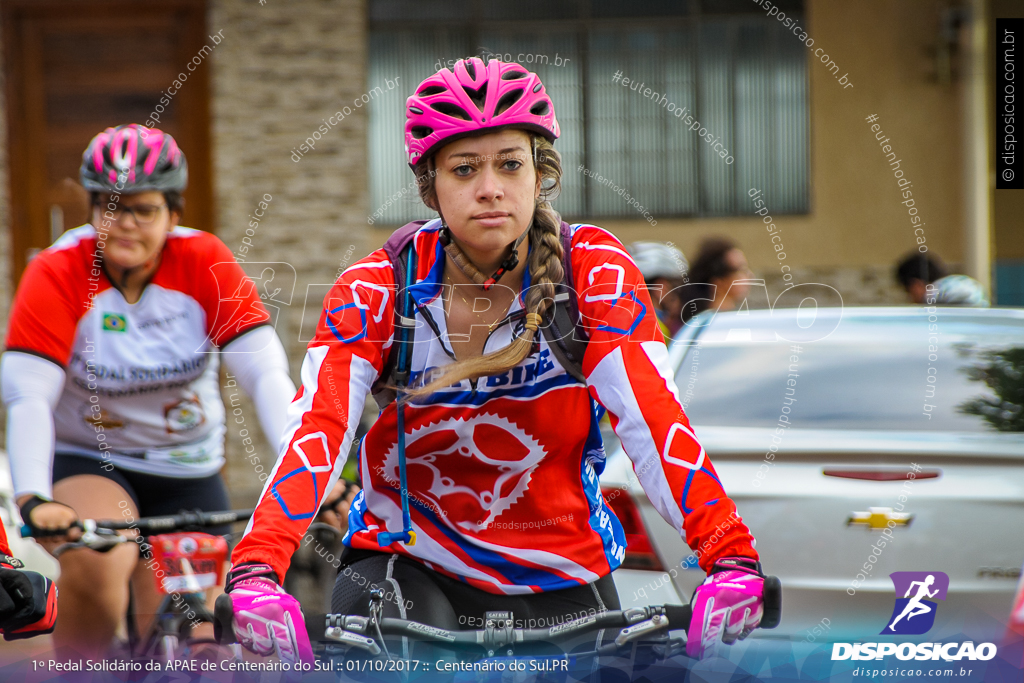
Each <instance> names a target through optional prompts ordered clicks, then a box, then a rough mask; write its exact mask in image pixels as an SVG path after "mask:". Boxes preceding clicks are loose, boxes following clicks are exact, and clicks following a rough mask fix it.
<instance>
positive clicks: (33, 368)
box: [0, 351, 64, 498]
mask: <svg viewBox="0 0 1024 683" xmlns="http://www.w3.org/2000/svg"><path fill="white" fill-rule="evenodd" d="M63 391H64V370H63V368H61V367H60V366H59V365H56V364H54V363H51V362H50V361H48V360H45V359H43V358H40V357H39V356H33V355H32V354H28V353H20V352H18V351H8V352H7V353H5V354H4V355H3V359H0V398H3V402H4V403H5V404H6V405H7V456H8V460H10V463H11V479H12V480H13V482H14V496H15V498H17V497H18V496H20V495H22V494H24V493H35V494H37V495H39V496H42V497H44V498H52V497H53V471H52V469H53V443H54V429H53V409H54V408H55V407H56V406H57V401H58V400H59V399H60V396H61V394H62V393H63Z"/></svg>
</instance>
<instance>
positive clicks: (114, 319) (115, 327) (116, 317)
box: [103, 313, 128, 332]
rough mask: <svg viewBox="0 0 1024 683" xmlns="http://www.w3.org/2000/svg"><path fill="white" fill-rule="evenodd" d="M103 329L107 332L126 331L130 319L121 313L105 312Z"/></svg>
mask: <svg viewBox="0 0 1024 683" xmlns="http://www.w3.org/2000/svg"><path fill="white" fill-rule="evenodd" d="M103 329H104V330H106V331H107V332H126V331H127V330H128V319H127V318H125V317H124V316H123V315H121V314H120V313H104V314H103Z"/></svg>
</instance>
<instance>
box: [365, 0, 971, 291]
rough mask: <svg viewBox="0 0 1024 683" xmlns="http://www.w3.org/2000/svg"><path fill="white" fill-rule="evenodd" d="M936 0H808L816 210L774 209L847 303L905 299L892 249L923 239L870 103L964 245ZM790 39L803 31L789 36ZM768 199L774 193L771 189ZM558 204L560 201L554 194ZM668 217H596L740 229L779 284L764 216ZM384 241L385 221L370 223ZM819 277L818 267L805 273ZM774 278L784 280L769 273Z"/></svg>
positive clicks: (647, 231) (691, 248) (930, 231)
mask: <svg viewBox="0 0 1024 683" xmlns="http://www.w3.org/2000/svg"><path fill="white" fill-rule="evenodd" d="M947 4H948V3H945V2H942V1H941V0H909V1H908V2H901V3H888V2H884V1H883V0H865V1H864V2H857V3H837V2H829V1H827V0H808V3H807V7H808V21H807V22H805V25H806V26H808V27H809V29H808V31H809V35H810V37H811V38H813V39H814V41H815V42H814V46H813V48H811V49H808V65H807V70H808V75H809V78H810V121H811V160H810V165H811V210H810V213H809V214H807V215H800V216H781V215H774V216H773V218H774V219H775V220H774V222H775V225H776V226H777V227H778V228H781V230H782V239H783V244H784V247H785V254H786V258H785V262H784V263H785V264H788V265H789V266H790V268H792V269H793V271H794V273H796V274H797V275H796V279H797V280H801V281H805V282H807V281H810V282H824V283H827V284H831V285H832V286H834V287H836V288H837V289H839V290H840V292H841V293H842V295H843V299H844V301H846V302H847V303H859V304H865V303H900V302H903V301H904V300H905V296H904V294H903V292H902V290H900V289H898V287H897V285H896V284H895V282H894V281H893V278H892V269H893V265H894V263H895V262H896V260H897V259H898V258H899V257H900V256H902V255H903V254H904V253H906V252H908V251H910V250H912V249H914V248H916V247H917V243H916V242H915V241H914V240H915V237H914V234H913V227H912V226H911V223H910V217H909V215H908V213H907V210H908V208H909V207H905V206H903V205H902V204H900V202H901V201H903V199H902V197H901V195H900V193H899V191H898V190H899V188H898V186H897V184H896V183H897V179H896V178H895V177H894V174H893V171H892V170H890V168H889V165H888V163H887V162H886V160H885V159H884V155H883V154H882V151H881V147H880V145H879V143H878V141H876V140H875V137H874V136H875V133H874V132H872V131H871V130H870V125H871V124H870V123H868V122H867V121H865V118H866V117H867V116H868V115H871V114H875V115H877V116H878V117H879V121H878V123H879V124H880V126H881V130H882V131H884V133H885V134H886V136H887V137H889V139H890V141H891V142H890V144H891V146H892V147H893V151H895V152H896V154H897V157H896V158H897V159H900V160H901V170H902V171H903V172H904V177H906V178H909V179H911V180H912V181H913V188H912V192H913V193H914V194H913V197H914V199H915V201H916V206H915V207H914V208H917V209H919V210H920V214H921V215H922V216H923V220H924V221H926V223H927V225H926V226H925V227H924V230H925V237H926V240H927V242H926V244H927V245H928V247H929V248H930V249H931V251H932V252H933V253H937V254H939V255H940V256H941V257H942V258H943V259H944V260H946V261H947V262H952V263H956V262H959V261H960V260H961V259H962V252H963V244H962V242H963V237H962V228H961V226H962V224H963V215H964V213H963V212H964V207H963V191H962V187H963V170H962V162H961V154H960V150H961V140H962V134H961V125H962V123H961V122H962V118H961V106H960V93H959V88H958V86H957V85H956V83H955V82H954V84H953V85H949V84H941V83H939V82H938V81H937V79H936V78H935V60H934V58H933V57H932V55H933V54H934V50H935V44H936V41H937V35H938V30H939V23H938V22H939V18H940V12H941V10H942V9H943V8H944V7H945V6H946V5H947ZM794 40H796V38H795V37H794ZM818 47H821V48H823V49H824V53H825V54H827V55H828V56H829V57H830V58H831V59H832V61H834V62H835V63H836V64H837V65H838V66H839V72H838V75H842V74H843V73H846V72H848V73H849V76H848V78H849V80H850V82H851V83H853V87H852V88H845V89H844V88H843V87H841V86H840V85H839V84H838V82H837V81H836V77H835V76H834V75H833V74H832V73H831V72H830V71H829V70H828V69H826V66H825V64H822V63H821V62H819V61H817V58H816V57H815V55H814V50H815V49H817V48H818ZM765 199H766V202H767V206H768V207H769V210H770V209H771V203H772V202H771V197H766V198H765ZM555 206H556V208H557V202H556V204H555ZM750 208H751V217H749V218H706V219H671V218H662V217H658V216H656V217H655V218H656V219H657V222H658V225H657V226H655V227H651V226H650V225H648V224H647V222H646V221H644V220H643V219H642V218H640V217H638V218H637V219H635V220H634V219H630V220H623V219H615V220H601V219H596V222H597V223H599V224H600V225H602V226H603V227H605V228H608V229H610V230H612V231H613V232H614V233H615V234H616V235H618V236H619V238H620V239H622V240H623V241H624V242H627V243H628V242H631V241H633V240H638V239H652V240H660V241H671V242H673V243H674V244H676V245H677V246H678V247H679V248H681V249H682V250H683V252H684V253H685V254H686V255H687V256H688V257H690V258H691V259H692V257H693V255H694V254H695V253H696V249H697V245H698V244H699V242H700V240H701V239H702V238H703V237H705V236H707V235H711V234H719V235H726V236H729V237H731V238H733V239H735V240H736V241H737V242H738V243H739V245H740V246H741V248H742V249H743V250H744V251H745V252H746V255H747V258H748V260H749V262H750V264H751V266H752V268H753V269H754V271H755V273H756V274H757V276H758V277H763V278H765V280H766V281H767V282H768V285H769V291H770V292H771V293H772V294H773V296H774V293H776V292H778V291H780V287H781V272H780V270H779V265H780V261H779V260H778V259H777V253H776V252H775V251H774V249H773V248H772V242H771V239H770V237H769V236H768V234H767V233H766V231H765V230H764V227H763V223H761V218H760V217H758V216H754V215H753V208H754V207H753V204H751V206H750ZM372 231H373V233H374V234H375V236H376V241H377V243H382V242H383V241H384V239H386V235H387V231H386V230H382V229H372ZM805 278H813V279H810V280H808V279H805ZM775 282H778V283H779V284H778V286H774V285H773V283H775Z"/></svg>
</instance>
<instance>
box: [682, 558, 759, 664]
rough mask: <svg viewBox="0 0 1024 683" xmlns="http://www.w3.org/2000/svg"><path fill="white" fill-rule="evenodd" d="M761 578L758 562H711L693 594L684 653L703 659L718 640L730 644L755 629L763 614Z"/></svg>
mask: <svg viewBox="0 0 1024 683" xmlns="http://www.w3.org/2000/svg"><path fill="white" fill-rule="evenodd" d="M764 578H765V577H764V574H762V573H761V563H760V562H757V561H755V560H751V559H748V558H746V557H723V558H721V559H719V560H718V561H717V562H715V564H714V566H713V567H712V569H711V573H710V574H708V578H707V579H706V580H705V581H704V583H703V584H701V585H700V586H697V590H696V591H694V593H693V600H692V601H691V605H692V606H693V617H692V618H691V620H690V629H689V631H688V632H687V639H686V654H688V655H689V656H691V657H694V658H697V659H703V658H704V657H708V656H710V655H711V654H713V652H714V649H715V646H716V645H717V644H718V643H719V642H723V643H726V644H729V645H731V644H732V643H734V642H735V641H736V640H737V639H740V640H742V639H743V638H746V637H747V635H749V634H750V632H751V631H753V630H754V629H755V628H757V626H758V624H760V623H761V617H762V615H763V614H764Z"/></svg>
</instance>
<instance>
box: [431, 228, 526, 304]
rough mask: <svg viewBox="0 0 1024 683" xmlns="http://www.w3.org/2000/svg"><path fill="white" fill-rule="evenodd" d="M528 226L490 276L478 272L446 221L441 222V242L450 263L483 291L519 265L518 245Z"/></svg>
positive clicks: (523, 237) (524, 236)
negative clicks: (454, 237)
mask: <svg viewBox="0 0 1024 683" xmlns="http://www.w3.org/2000/svg"><path fill="white" fill-rule="evenodd" d="M442 221H443V219H442ZM529 232H530V228H527V229H526V230H524V231H523V234H521V235H520V236H519V237H518V238H517V239H516V241H515V242H513V243H512V250H511V251H510V252H509V254H508V255H507V256H506V257H505V258H504V259H503V260H502V262H501V265H499V266H498V269H497V270H496V271H494V273H493V274H492V275H491V276H490V277H486V276H485V275H484V274H483V273H481V272H480V269H479V268H477V267H476V265H475V264H474V263H473V262H472V261H471V260H470V259H469V257H468V256H466V254H465V253H463V251H462V249H460V248H459V245H458V244H456V243H455V240H454V239H452V235H451V228H449V227H448V224H447V223H443V230H442V231H441V242H442V243H443V244H444V251H445V253H446V254H448V257H449V258H450V259H451V260H452V263H454V264H455V266H456V267H457V268H458V269H459V270H460V271H462V274H463V275H465V276H466V277H468V278H469V279H470V280H472V281H473V283H474V284H477V285H480V286H481V287H483V288H484V291H487V290H489V289H490V288H491V287H493V286H494V285H495V284H497V282H498V280H500V279H501V276H502V275H504V274H505V273H507V272H508V271H510V270H515V268H516V266H518V265H519V245H520V244H522V243H523V240H524V239H526V236H527V235H528V234H529Z"/></svg>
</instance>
